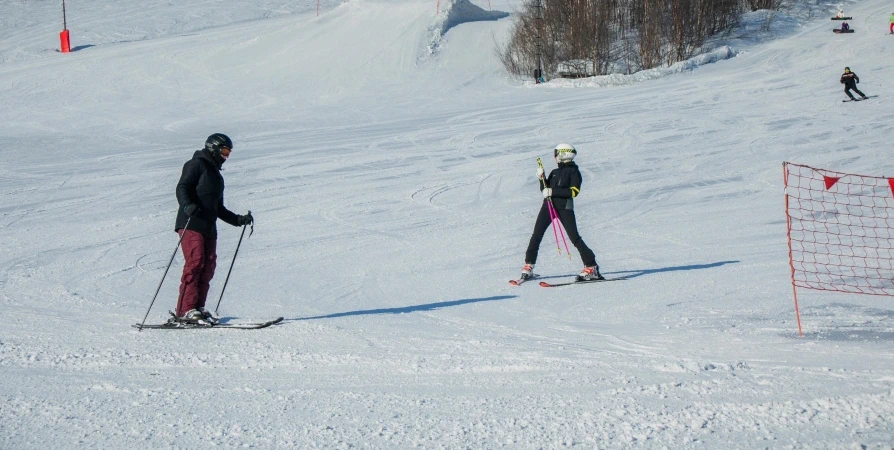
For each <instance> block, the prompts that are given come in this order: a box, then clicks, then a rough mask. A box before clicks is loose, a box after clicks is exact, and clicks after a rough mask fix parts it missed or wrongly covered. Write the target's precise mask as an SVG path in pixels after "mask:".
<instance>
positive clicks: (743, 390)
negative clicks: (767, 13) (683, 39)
mask: <svg viewBox="0 0 894 450" xmlns="http://www.w3.org/2000/svg"><path fill="white" fill-rule="evenodd" d="M125 3H127V4H125ZM130 3H132V2H114V1H111V0H101V1H96V2H90V4H89V5H84V6H79V5H77V3H75V4H72V5H70V6H69V7H70V15H69V28H70V29H71V30H72V36H73V46H75V47H76V48H78V50H77V51H75V52H73V53H71V54H67V55H61V54H57V53H55V52H53V51H52V50H49V49H52V48H53V47H54V46H55V45H56V44H55V40H54V39H55V36H56V33H58V28H59V27H58V26H56V25H48V24H47V20H58V18H56V16H55V15H56V14H58V12H54V11H55V10H54V8H55V6H53V7H51V6H50V5H49V3H48V2H36V1H30V0H28V1H26V2H24V3H22V2H6V3H3V4H2V5H0V21H2V22H0V23H2V27H0V105H2V107H0V235H2V252H0V312H2V317H3V319H2V322H0V393H2V401H0V448H16V449H24V448H41V449H45V448H60V449H61V448H168V447H185V448H202V447H210V446H233V447H235V446H253V447H260V448H274V447H279V448H287V447H291V448H334V447H349V446H353V447H369V448H411V447H424V448H457V447H469V448H496V447H504V446H505V447H510V448H556V447H563V446H572V445H577V446H581V447H584V448H625V447H632V448H664V447H666V448H765V447H768V448H850V447H853V448H861V446H862V447H863V448H873V449H877V448H890V447H891V443H892V442H894V423H892V419H891V417H894V402H892V400H894V398H892V397H894V391H892V384H891V383H892V380H894V352H892V342H894V325H892V318H894V307H892V300H891V299H888V298H868V297H863V296H854V295H849V296H848V295H832V294H821V293H815V292H802V293H801V295H800V301H801V307H802V320H803V322H804V324H805V332H806V333H805V337H803V338H799V337H797V336H796V328H795V324H794V313H793V310H792V302H791V287H790V284H789V281H788V279H789V278H788V277H789V275H788V265H787V253H786V252H787V247H786V244H785V224H784V215H783V211H782V207H783V203H782V189H781V183H782V180H781V178H782V173H781V163H782V161H785V160H790V161H795V162H800V163H804V164H810V165H815V166H821V167H828V168H832V169H835V170H841V171H846V172H856V173H867V174H872V175H891V173H892V172H894V171H892V168H894V167H892V163H891V162H890V158H887V157H886V153H885V152H884V149H886V148H888V146H889V145H890V144H889V143H890V142H891V140H892V138H894V129H892V125H891V123H892V113H891V112H890V110H891V103H890V102H891V99H889V98H887V97H886V95H885V92H886V90H887V88H888V87H889V86H891V85H892V83H894V79H892V78H894V71H892V68H894V63H892V62H891V61H890V58H887V57H886V56H887V55H889V54H890V52H891V46H894V37H891V36H889V35H887V16H888V15H889V14H890V13H891V11H889V10H888V8H890V6H889V4H888V3H886V2H882V1H880V0H863V1H860V2H856V3H854V4H853V6H849V7H848V11H847V12H848V14H852V15H853V16H854V17H855V20H853V21H851V25H852V26H853V27H854V28H855V29H857V30H858V31H857V33H854V34H853V35H849V36H837V35H833V34H832V33H831V32H830V31H829V28H830V21H829V20H828V19H827V18H826V16H827V15H828V13H829V12H828V11H820V12H818V13H817V14H818V16H819V17H818V18H816V19H815V20H813V21H808V22H806V23H805V24H804V26H803V28H800V29H797V30H795V31H793V30H792V29H791V22H786V21H780V24H782V25H785V26H787V27H789V28H790V29H789V30H787V31H786V32H785V33H784V34H780V38H779V39H776V40H772V41H767V42H750V43H749V42H747V41H744V40H739V41H731V43H730V45H731V51H733V52H734V53H735V55H736V56H735V57H733V58H730V59H720V60H717V61H716V62H714V63H712V64H707V65H703V66H700V67H698V68H697V69H696V70H691V71H690V70H687V71H683V72H681V73H676V74H670V75H669V76H666V77H663V78H660V79H655V80H650V81H642V82H639V83H635V84H628V83H626V82H621V81H619V82H617V83H604V82H594V83H593V84H592V85H591V86H590V87H578V88H573V89H571V88H567V87H568V86H567V84H563V83H561V82H556V83H548V84H547V85H540V86H535V85H533V84H530V83H527V82H522V81H519V80H514V79H512V78H510V77H508V76H507V75H506V74H505V73H504V72H503V71H502V68H501V67H500V64H499V62H498V61H497V60H496V57H495V56H494V48H495V42H502V41H503V40H504V39H505V38H506V34H507V31H508V30H509V29H510V26H511V22H510V19H509V18H502V19H499V20H475V21H468V22H467V21H463V20H460V21H459V23H456V24H454V26H451V27H447V28H441V26H442V25H443V23H444V21H443V17H445V14H444V13H442V14H441V15H437V14H436V10H435V6H436V4H435V3H434V2H421V1H415V0H387V1H386V0H379V1H372V0H358V1H349V2H344V3H337V2H330V3H324V5H323V9H322V10H321V14H320V16H319V17H318V16H316V13H315V5H313V4H310V3H307V4H292V3H291V2H274V1H263V0H254V1H253V2H248V3H249V4H246V5H239V6H233V5H229V4H226V3H220V2H217V1H213V0H200V1H197V2H189V4H188V5H187V4H183V5H177V6H176V7H175V6H171V5H168V4H167V3H168V2H139V4H130ZM231 3H232V2H231ZM476 4H477V6H478V7H479V9H478V10H475V9H470V10H471V11H474V13H467V14H468V15H460V17H466V18H467V19H469V20H472V19H474V18H482V17H484V16H487V14H483V12H487V11H489V8H488V5H487V3H484V2H480V0H479V1H476ZM228 5H229V6H228ZM451 5H453V4H452V3H444V7H445V8H450V7H451ZM492 6H493V8H494V9H495V10H505V11H511V10H512V8H513V5H512V4H507V3H502V4H500V3H498V2H494V4H493V5H492ZM79 7H83V8H84V9H81V10H80V11H78V8H79ZM464 7H465V6H464ZM446 16H447V17H449V16H450V14H449V12H448V13H447V14H446ZM498 16H499V14H497V15H496V16H495V17H498ZM38 17H39V18H38ZM46 17H51V19H46ZM453 17H456V16H453ZM141 18H143V19H144V20H140V19H141ZM146 18H151V20H149V19H146ZM125 19H128V20H130V21H131V22H133V23H135V24H138V25H133V26H131V25H125V23H126V22H125ZM255 19H258V20H255ZM51 23H52V22H51ZM82 24H83V25H82ZM81 26H86V27H89V30H90V31H89V32H86V31H79V27H81ZM129 27H132V28H129ZM448 28H449V29H448ZM439 29H440V30H446V32H445V33H443V36H442V37H441V39H440V40H439V41H438V45H437V51H436V52H434V53H430V49H431V48H432V47H431V46H430V44H431V42H432V34H431V33H432V30H439ZM82 30H83V29H82ZM35 36H41V37H42V39H43V38H45V39H46V41H44V42H43V43H40V44H36V43H35V40H34V37H35ZM846 65H847V66H850V67H851V68H852V69H853V70H854V71H855V72H857V73H858V74H859V75H860V77H861V80H862V83H861V84H860V87H861V89H863V90H864V91H865V92H867V93H869V94H879V95H880V96H879V97H878V98H875V99H873V100H871V101H867V102H865V103H864V102H861V103H841V99H842V98H844V94H843V93H842V92H840V91H841V86H840V85H839V84H838V77H839V75H840V74H841V71H842V69H843V68H844V66H846ZM619 84H624V85H619ZM597 86H602V87H597ZM551 87H563V88H551ZM213 132H224V133H227V134H229V135H230V136H231V137H232V138H233V139H234V141H235V146H236V148H235V149H234V152H233V154H232V156H231V159H230V160H229V161H228V162H227V163H226V165H225V171H224V175H225V177H226V181H227V196H226V203H227V205H228V206H229V207H230V208H231V209H232V210H234V211H236V212H239V213H243V212H245V211H246V210H249V209H250V210H251V211H252V213H253V214H254V216H255V218H256V219H257V223H256V226H255V232H254V235H253V236H252V237H250V238H246V239H245V240H244V241H243V243H242V247H241V248H240V251H239V258H238V260H237V261H236V262H235V267H234V270H233V275H232V276H231V278H230V280H229V284H228V286H227V290H226V294H225V295H224V297H223V299H222V303H221V307H220V313H221V314H222V315H223V316H224V317H225V318H227V319H230V320H234V321H236V320H252V319H260V318H269V317H276V316H284V317H286V320H285V321H284V323H283V324H281V325H277V326H275V327H271V328H269V329H265V330H259V331H238V330H232V331H229V330H202V331H185V332H167V331H152V330H146V331H143V332H137V331H136V330H134V329H132V328H131V327H130V325H131V324H132V323H134V322H137V321H139V320H141V319H142V317H143V315H144V314H145V313H146V309H147V308H148V306H149V302H150V300H151V297H152V294H153V293H154V291H155V288H156V287H157V285H158V283H159V280H161V277H162V274H163V273H164V269H165V266H166V265H167V262H168V259H169V258H170V256H171V253H172V252H173V250H174V246H175V245H176V243H177V240H176V235H175V234H174V233H173V222H174V214H175V211H176V202H175V199H174V185H175V184H176V182H177V179H178V177H179V175H180V169H181V167H182V164H183V163H184V162H185V161H186V160H187V159H188V158H189V157H190V156H191V154H192V152H193V151H194V150H196V149H198V148H199V147H200V146H201V145H202V143H203V141H204V138H205V137H206V136H207V135H209V134H211V133H213ZM559 142H570V143H572V144H574V145H575V146H577V148H578V150H579V156H578V163H579V165H580V166H581V170H582V172H583V175H584V182H583V186H582V191H581V195H580V196H579V197H578V199H577V200H576V208H577V216H578V223H579V225H580V229H581V232H582V234H583V237H584V239H585V240H586V241H587V243H588V244H589V245H590V246H591V247H592V248H593V249H594V250H595V251H596V253H597V258H598V260H599V262H600V265H601V266H602V268H603V271H604V272H605V273H606V274H611V275H626V276H628V277H629V278H630V279H629V280H627V281H623V282H617V283H605V284H601V285H591V286H573V287H570V288H562V289H542V288H540V287H538V286H536V285H535V284H526V285H523V286H521V287H519V288H510V287H509V286H508V285H507V284H506V281H507V280H508V279H509V278H512V277H515V276H517V273H518V270H519V269H520V268H521V266H522V264H523V252H524V247H525V246H526V244H527V240H528V236H529V235H530V232H531V228H532V226H533V221H534V217H535V215H536V213H537V209H538V208H539V205H540V201H541V198H540V194H539V192H538V190H537V181H536V179H535V176H534V170H535V168H536V165H535V159H536V158H538V157H541V158H544V160H545V162H546V163H548V165H549V166H550V167H551V166H552V163H550V161H551V158H550V155H551V149H552V148H553V146H555V145H556V144H557V143H559ZM239 231H240V230H239V229H236V228H232V227H229V226H227V225H225V224H222V225H221V235H220V239H219V242H218V251H219V255H220V259H219V263H218V272H217V277H216V278H215V280H214V281H213V283H212V292H211V295H210V299H209V303H210V304H211V306H213V305H214V304H216V303H217V301H218V296H219V295H220V288H221V285H222V283H223V279H224V277H225V275H226V269H227V268H228V267H229V264H230V262H231V260H232V256H233V253H234V252H235V247H236V242H237V240H238V238H239ZM551 239H552V236H549V235H548V236H547V237H546V238H545V240H544V242H543V244H542V246H541V253H540V258H539V261H538V265H537V272H538V273H540V274H541V275H542V276H545V277H551V278H550V279H552V280H559V279H565V278H567V277H570V276H572V275H573V274H574V273H576V272H577V271H578V270H579V269H580V267H581V264H580V261H579V260H578V258H577V255H576V254H575V253H574V251H573V250H572V260H571V261H569V259H568V258H567V257H566V256H562V255H557V254H556V252H555V251H554V250H552V248H551V246H552V245H554V242H552V240H551ZM181 264H182V258H181V257H180V256H177V258H176V259H175V263H174V266H173V268H172V273H169V274H168V276H167V280H166V282H165V284H164V285H163V286H162V289H161V293H160V295H159V299H158V301H157V302H156V304H155V305H154V307H153V309H152V310H151V312H150V315H149V317H150V321H152V322H158V321H162V320H164V319H165V316H166V310H168V309H171V308H173V307H174V304H175V302H176V292H177V283H178V280H179V269H180V267H181Z"/></svg>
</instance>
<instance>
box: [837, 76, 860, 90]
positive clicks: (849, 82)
mask: <svg viewBox="0 0 894 450" xmlns="http://www.w3.org/2000/svg"><path fill="white" fill-rule="evenodd" d="M859 82H860V77H858V76H857V74H855V73H853V72H845V73H844V74H842V75H841V84H843V85H845V86H847V87H850V88H851V89H856V87H857V83H859Z"/></svg>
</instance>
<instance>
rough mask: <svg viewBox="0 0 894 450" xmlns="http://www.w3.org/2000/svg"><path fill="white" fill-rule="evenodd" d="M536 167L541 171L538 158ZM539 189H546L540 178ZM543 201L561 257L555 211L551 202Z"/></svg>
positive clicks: (541, 165)
mask: <svg viewBox="0 0 894 450" xmlns="http://www.w3.org/2000/svg"><path fill="white" fill-rule="evenodd" d="M537 166H538V167H540V169H541V170H542V169H543V163H542V162H540V158H537ZM540 188H541V189H544V188H546V181H545V180H544V179H543V178H542V177H541V178H540ZM544 200H546V209H547V211H549V223H550V225H552V228H553V237H554V238H556V251H557V252H559V254H560V255H561V254H562V247H559V235H558V234H557V233H556V223H555V221H556V219H558V216H556V210H555V209H553V202H552V200H551V199H544ZM562 239H565V238H564V237H563V238H562Z"/></svg>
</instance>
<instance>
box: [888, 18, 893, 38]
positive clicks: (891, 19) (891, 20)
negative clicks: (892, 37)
mask: <svg viewBox="0 0 894 450" xmlns="http://www.w3.org/2000/svg"><path fill="white" fill-rule="evenodd" d="M888 22H889V23H890V25H888V33H891V34H894V13H891V18H890V19H888Z"/></svg>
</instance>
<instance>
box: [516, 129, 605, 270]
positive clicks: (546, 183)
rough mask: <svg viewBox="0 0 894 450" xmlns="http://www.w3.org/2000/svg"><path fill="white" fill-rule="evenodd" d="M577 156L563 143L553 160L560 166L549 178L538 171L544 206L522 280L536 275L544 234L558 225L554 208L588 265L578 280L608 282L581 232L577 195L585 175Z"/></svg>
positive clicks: (526, 256)
mask: <svg viewBox="0 0 894 450" xmlns="http://www.w3.org/2000/svg"><path fill="white" fill-rule="evenodd" d="M575 156H577V150H576V149H575V148H574V146H572V145H570V144H559V145H557V146H556V148H555V149H553V157H554V158H555V160H556V163H557V164H558V165H559V167H558V168H556V169H553V171H552V172H550V174H549V176H548V177H546V178H544V172H543V168H542V167H538V168H537V178H538V179H539V180H540V191H541V193H542V194H543V203H541V205H540V213H539V214H537V221H536V222H534V232H533V233H532V234H531V240H530V241H529V242H528V250H527V251H526V252H525V266H524V267H523V268H522V275H521V277H522V279H528V278H531V277H533V276H534V264H536V263H537V253H538V251H539V249H540V241H542V240H543V235H544V234H545V233H546V230H547V229H548V228H549V226H550V225H552V226H554V227H555V226H558V224H556V223H555V222H554V221H553V220H552V213H551V212H550V210H551V209H552V210H554V211H555V214H556V215H557V216H558V221H559V222H561V225H562V226H564V227H565V231H566V232H567V233H568V239H570V240H571V242H572V243H573V244H574V247H575V248H577V251H578V252H579V253H580V257H581V260H582V261H583V263H584V268H583V270H581V272H580V274H579V275H578V276H577V280H578V281H593V280H603V279H605V278H604V277H603V276H602V274H600V273H599V266H598V265H597V264H596V255H595V254H593V250H590V248H589V247H587V244H585V243H584V240H583V238H581V236H580V234H579V233H578V231H577V219H576V218H575V216H574V197H577V194H578V193H580V185H581V174H580V169H578V167H577V164H575V163H574V157H575Z"/></svg>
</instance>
